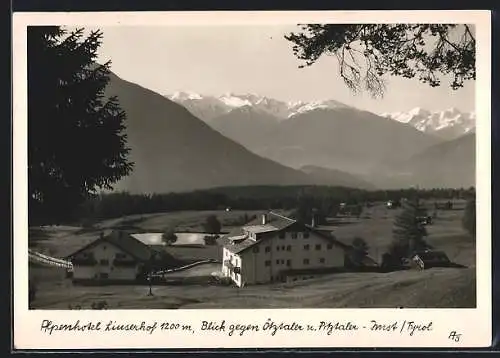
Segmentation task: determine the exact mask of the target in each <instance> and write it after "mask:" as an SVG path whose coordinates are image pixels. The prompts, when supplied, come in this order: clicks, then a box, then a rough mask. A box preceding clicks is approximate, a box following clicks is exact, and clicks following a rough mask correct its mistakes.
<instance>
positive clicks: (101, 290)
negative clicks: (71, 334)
mask: <svg viewBox="0 0 500 358" xmlns="http://www.w3.org/2000/svg"><path fill="white" fill-rule="evenodd" d="M430 209H431V210H429V214H432V213H433V212H434V210H433V208H430ZM399 212H400V210H399V209H396V210H388V209H386V208H385V207H384V206H382V205H378V206H374V207H371V208H365V210H364V211H363V214H362V215H361V217H360V218H359V219H358V218H337V219H335V220H336V222H335V223H333V224H332V223H330V226H326V227H323V229H329V230H331V231H332V233H333V234H334V235H335V236H336V237H337V239H339V240H340V241H343V242H345V243H348V244H350V243H351V242H352V239H353V238H354V237H356V236H359V237H362V238H364V239H365V240H366V241H367V243H368V245H369V246H370V254H371V256H372V257H373V258H375V259H376V260H378V261H379V262H380V257H381V255H382V254H383V253H384V252H385V250H386V249H387V246H388V245H389V243H390V242H391V240H392V228H393V222H394V218H395V216H396V215H397V214H398V213H399ZM245 213H246V214H247V215H248V216H251V215H254V214H256V215H258V214H260V213H262V212H259V211H257V212H252V211H229V212H226V211H202V212H194V211H193V212H178V213H158V214H150V215H142V216H132V217H124V218H120V219H113V220H106V221H104V222H102V223H100V224H97V225H95V227H94V228H85V229H83V228H78V227H49V228H44V229H43V230H42V231H40V230H37V231H34V232H33V234H32V235H31V236H30V246H31V247H32V248H34V249H36V250H38V251H40V252H42V253H46V254H50V255H51V256H55V257H64V256H65V255H66V254H68V253H71V252H72V251H75V250H76V249H78V248H80V247H82V246H83V245H85V244H86V243H87V242H89V241H91V240H93V239H95V238H96V236H97V235H98V233H99V232H100V231H101V230H102V229H112V228H115V229H123V228H126V229H127V230H129V231H130V232H136V233H140V232H142V233H144V232H159V231H161V230H162V229H161V228H167V227H170V226H171V225H175V226H176V229H177V230H179V231H183V232H193V233H195V232H199V231H200V230H201V229H202V224H203V222H204V221H205V219H206V217H208V216H209V215H216V216H217V217H218V218H219V220H221V222H222V224H223V231H225V232H227V231H229V230H230V229H231V228H232V227H234V225H235V222H236V221H237V220H238V219H240V218H241V216H243V215H244V214H245ZM436 213H437V217H436V218H435V219H434V224H433V225H429V226H427V231H428V233H429V236H428V237H427V242H428V243H429V244H430V245H432V246H433V247H434V248H436V249H437V250H443V251H445V252H446V254H447V255H448V257H449V258H450V259H451V260H452V261H453V262H455V263H457V264H461V265H465V266H468V268H465V269H458V268H447V269H444V268H434V269H430V270H425V271H423V272H420V271H413V270H409V271H399V272H391V273H369V272H365V273H338V274H331V275H328V276H324V277H321V278H316V279H311V280H306V281H300V282H295V283H293V284H269V285H256V286H247V287H245V288H243V289H238V288H235V287H228V286H218V285H212V284H209V276H210V274H211V273H212V272H214V271H219V270H220V264H214V265H212V266H210V265H208V266H199V267H196V268H193V269H190V270H186V271H183V272H178V273H176V274H170V275H172V276H170V278H172V279H174V280H175V281H176V283H175V284H171V285H165V286H154V287H153V292H154V296H152V297H150V296H147V292H148V290H149V289H148V287H147V286H141V285H124V286H94V287H90V286H74V285H72V283H71V281H70V280H68V279H66V278H65V277H64V270H60V269H53V268H40V267H30V277H34V278H35V281H36V282H37V285H38V291H37V297H36V300H35V301H34V305H33V308H40V309H67V308H68V307H69V305H70V304H71V305H72V306H75V305H80V306H81V307H82V308H90V305H91V304H92V303H93V302H96V301H102V300H104V301H106V302H107V304H108V307H109V308H130V309H134V308H135V309H144V308H148V309H155V308H156V309H169V308H172V309H175V308H357V307H372V308H387V307H398V306H404V307H408V308H409V307H418V308H431V307H434V308H439V307H475V305H476V293H475V287H476V286H475V285H476V279H475V262H476V251H475V242H474V240H472V239H471V238H470V237H469V236H468V235H467V233H466V232H465V231H464V230H463V229H462V226H461V219H462V216H463V209H457V210H447V211H446V210H438V211H437V212H436ZM163 249H165V250H166V251H167V252H168V253H170V254H171V255H173V256H174V257H175V258H177V259H178V260H180V261H182V262H186V263H190V262H193V261H198V260H202V259H216V260H221V256H222V247H221V246H219V245H205V246H192V247H189V246H176V245H173V246H165V247H163Z"/></svg>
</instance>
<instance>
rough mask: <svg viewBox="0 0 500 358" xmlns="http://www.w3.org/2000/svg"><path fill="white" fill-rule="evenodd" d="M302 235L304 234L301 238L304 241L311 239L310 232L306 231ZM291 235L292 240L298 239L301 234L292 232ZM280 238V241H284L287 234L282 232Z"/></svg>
mask: <svg viewBox="0 0 500 358" xmlns="http://www.w3.org/2000/svg"><path fill="white" fill-rule="evenodd" d="M301 234H302V235H301V236H302V238H303V239H309V232H307V231H305V232H302V233H301ZM290 235H291V236H292V239H296V238H298V237H299V233H297V232H292V233H290ZM278 237H279V238H280V239H284V238H285V232H284V231H282V232H280V233H279V235H278Z"/></svg>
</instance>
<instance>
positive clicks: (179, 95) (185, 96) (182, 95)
mask: <svg viewBox="0 0 500 358" xmlns="http://www.w3.org/2000/svg"><path fill="white" fill-rule="evenodd" d="M168 98H170V99H171V100H172V101H179V100H180V101H182V100H189V99H202V98H203V97H202V96H201V95H200V94H199V93H195V92H191V91H177V92H174V93H173V94H172V95H170V96H168Z"/></svg>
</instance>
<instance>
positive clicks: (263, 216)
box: [262, 214, 267, 225]
mask: <svg viewBox="0 0 500 358" xmlns="http://www.w3.org/2000/svg"><path fill="white" fill-rule="evenodd" d="M266 224H267V215H266V214H262V225H266Z"/></svg>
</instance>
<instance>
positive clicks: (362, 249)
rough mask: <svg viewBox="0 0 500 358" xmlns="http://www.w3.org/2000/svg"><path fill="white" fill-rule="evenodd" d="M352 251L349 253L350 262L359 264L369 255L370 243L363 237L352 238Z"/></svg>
mask: <svg viewBox="0 0 500 358" xmlns="http://www.w3.org/2000/svg"><path fill="white" fill-rule="evenodd" d="M352 248H353V249H352V251H351V252H350V254H349V262H350V263H351V264H354V265H355V266H359V265H360V264H361V262H362V260H363V258H364V257H366V256H367V255H368V250H369V246H368V243H367V242H366V241H365V240H364V239H363V238H361V237H355V238H354V239H353V240H352Z"/></svg>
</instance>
